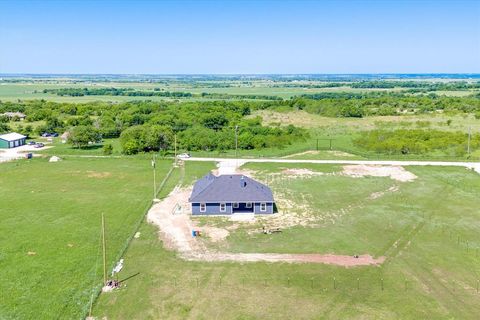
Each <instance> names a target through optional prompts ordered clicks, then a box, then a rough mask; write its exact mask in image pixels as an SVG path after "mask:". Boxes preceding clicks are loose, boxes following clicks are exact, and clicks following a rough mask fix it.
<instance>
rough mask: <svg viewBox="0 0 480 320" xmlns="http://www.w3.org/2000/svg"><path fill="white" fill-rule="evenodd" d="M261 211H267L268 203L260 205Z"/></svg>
mask: <svg viewBox="0 0 480 320" xmlns="http://www.w3.org/2000/svg"><path fill="white" fill-rule="evenodd" d="M260 211H262V212H265V211H267V203H266V202H262V203H260Z"/></svg>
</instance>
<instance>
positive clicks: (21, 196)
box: [0, 158, 171, 319]
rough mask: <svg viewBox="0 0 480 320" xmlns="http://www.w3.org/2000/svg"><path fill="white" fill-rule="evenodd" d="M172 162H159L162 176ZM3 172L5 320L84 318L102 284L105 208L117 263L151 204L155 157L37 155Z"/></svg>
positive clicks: (0, 255)
mask: <svg viewBox="0 0 480 320" xmlns="http://www.w3.org/2000/svg"><path fill="white" fill-rule="evenodd" d="M170 166H171V161H159V163H158V166H157V168H158V169H157V170H158V177H160V178H159V180H161V178H163V176H165V173H166V172H167V170H168V169H169V167H170ZM0 171H1V178H0V195H1V196H0V220H1V224H0V234H1V235H2V236H1V237H0V270H2V277H1V278H2V280H1V281H0V319H54V318H62V319H80V318H81V317H82V316H83V315H84V314H85V312H86V310H87V307H88V303H89V301H90V297H91V294H92V293H93V292H94V289H95V290H96V289H98V286H99V285H100V283H101V278H102V272H101V265H102V260H101V251H100V246H99V245H100V226H101V214H102V213H104V215H105V219H106V230H107V248H108V251H107V260H108V261H107V262H108V266H109V269H111V267H112V266H113V264H114V262H115V260H116V259H117V258H118V257H119V254H120V252H121V251H122V250H123V248H124V247H125V246H126V244H127V240H128V238H129V237H131V236H132V235H133V232H134V231H135V228H136V226H137V225H138V223H139V222H140V220H141V219H142V215H143V213H144V210H146V209H147V208H148V207H149V205H150V201H151V198H152V180H151V173H152V169H151V166H150V161H148V160H142V159H134V158H129V159H124V158H122V159H85V158H82V159H78V158H68V159H66V160H64V161H61V162H58V163H48V162H47V159H35V160H32V161H25V160H23V161H17V162H12V163H2V164H1V165H0ZM167 187H170V188H171V186H167Z"/></svg>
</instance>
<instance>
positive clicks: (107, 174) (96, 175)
mask: <svg viewBox="0 0 480 320" xmlns="http://www.w3.org/2000/svg"><path fill="white" fill-rule="evenodd" d="M111 175H112V173H111V172H98V171H87V177H89V178H99V179H102V178H108V177H110V176H111Z"/></svg>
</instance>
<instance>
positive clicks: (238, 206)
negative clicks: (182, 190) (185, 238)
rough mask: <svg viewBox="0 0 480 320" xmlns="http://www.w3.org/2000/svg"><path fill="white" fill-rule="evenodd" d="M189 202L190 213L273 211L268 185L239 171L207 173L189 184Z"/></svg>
mask: <svg viewBox="0 0 480 320" xmlns="http://www.w3.org/2000/svg"><path fill="white" fill-rule="evenodd" d="M189 201H190V202H191V204H192V214H193V215H217V214H220V215H223V214H225V215H229V214H234V213H255V214H271V213H273V206H274V203H275V201H274V200H273V195H272V191H271V190H270V188H269V187H267V186H266V185H264V184H261V183H260V182H258V181H255V180H253V179H251V178H249V177H247V176H244V175H241V174H225V175H220V176H215V175H213V174H212V173H209V174H207V175H206V176H205V177H203V178H202V179H200V180H198V181H197V182H196V183H195V185H194V186H193V191H192V194H191V196H190V199H189Z"/></svg>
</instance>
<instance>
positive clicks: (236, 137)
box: [235, 126, 238, 158]
mask: <svg viewBox="0 0 480 320" xmlns="http://www.w3.org/2000/svg"><path fill="white" fill-rule="evenodd" d="M237 149H238V126H235V158H236V157H237Z"/></svg>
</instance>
